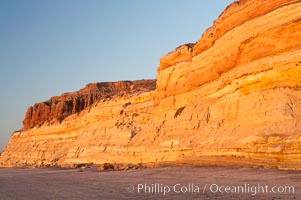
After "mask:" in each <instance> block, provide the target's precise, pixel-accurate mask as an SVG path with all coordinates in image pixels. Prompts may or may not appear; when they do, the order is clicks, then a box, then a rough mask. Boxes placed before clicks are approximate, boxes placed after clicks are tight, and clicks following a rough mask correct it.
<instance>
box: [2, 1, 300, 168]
mask: <svg viewBox="0 0 301 200" xmlns="http://www.w3.org/2000/svg"><path fill="white" fill-rule="evenodd" d="M300 13H301V2H300V1H297V0H244V1H242V0H241V1H237V2H234V3H232V4H231V5H230V6H228V7H227V8H226V9H225V11H224V12H223V13H222V14H221V15H220V16H219V18H218V19H217V20H216V21H215V22H214V24H213V26H212V27H210V28H209V29H208V30H207V31H206V32H205V33H204V34H203V35H202V37H201V39H200V40H199V41H198V42H196V43H195V44H187V45H182V46H180V47H178V48H176V50H175V51H173V52H171V53H169V54H167V55H166V56H164V57H162V59H161V60H160V65H159V67H158V74H157V83H156V84H157V85H156V89H155V90H154V91H151V89H152V88H153V87H154V86H153V85H152V86H150V87H148V89H146V90H137V91H135V92H133V93H131V95H124V96H122V95H120V91H123V90H124V89H120V90H116V92H115V93H113V94H112V95H111V94H110V95H109V98H108V99H107V100H100V99H103V97H104V94H103V93H101V92H100V93H97V92H96V93H95V92H94V90H93V89H87V90H85V89H84V90H85V91H86V92H83V93H82V94H81V95H80V94H78V93H72V95H66V97H64V95H62V96H61V97H59V98H58V99H59V100H57V102H59V103H58V104H60V106H59V107H57V106H56V104H55V102H56V99H57V98H54V99H53V100H52V99H50V100H49V101H47V102H46V103H42V104H38V105H37V106H34V107H33V108H29V111H28V112H27V114H26V118H25V120H24V128H23V130H22V131H18V132H15V133H14V134H13V136H12V138H11V140H10V143H9V144H8V146H7V148H6V149H5V151H4V152H3V154H2V155H1V157H0V165H1V166H7V167H10V166H42V165H61V166H72V165H74V164H78V163H95V164H101V163H134V164H137V163H145V164H148V165H157V164H164V163H174V164H185V163H189V164H223V165H224V164H249V165H263V166H276V167H278V168H282V169H301V123H300V121H301V79H300V77H301V56H300V55H301V15H300ZM97 88H98V87H97ZM126 88H127V87H126ZM100 96H101V98H100ZM74 99H75V100H74ZM95 101H96V102H97V103H95ZM44 104H45V105H44ZM40 107H41V108H40ZM52 110H54V111H53V112H52ZM61 119H64V120H63V121H61ZM45 122H47V123H45Z"/></svg>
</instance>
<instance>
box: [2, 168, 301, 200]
mask: <svg viewBox="0 0 301 200" xmlns="http://www.w3.org/2000/svg"><path fill="white" fill-rule="evenodd" d="M139 184H141V185H139ZM145 184H146V185H145ZM152 184H153V185H152ZM192 185H193V186H192ZM138 186H139V187H141V189H139V192H138V188H137V187H138ZM145 186H149V187H148V188H145ZM217 186H218V187H219V188H220V191H222V192H224V193H220V192H215V191H216V189H217ZM222 186H223V187H222ZM226 186H229V187H230V188H231V189H233V188H234V187H236V186H241V187H244V188H246V189H247V190H249V193H232V192H231V190H230V191H228V193H226V192H225V191H226V190H227V189H226ZM258 186H260V187H261V186H262V187H266V186H267V187H268V190H269V191H270V190H271V188H272V187H273V186H277V188H278V189H279V190H280V191H281V190H283V189H284V186H293V187H294V192H292V191H291V194H289V192H281V193H280V192H277V193H272V192H269V193H257V194H256V195H252V193H255V192H258V191H259V190H260V189H258ZM142 187H144V188H142ZM155 187H156V188H155ZM205 187H206V188H205ZM168 188H170V191H169V192H168ZM197 188H199V191H198V189H197ZM210 188H211V190H210ZM248 188H249V189H248ZM277 188H275V190H277ZM164 190H165V191H166V194H165V196H164ZM181 190H182V192H181ZM186 190H187V191H186ZM185 191H186V192H185ZM0 194H1V197H0V199H1V200H2V199H3V200H10V199H18V200H19V199H21V200H23V199H25V200H27V199H28V200H29V199H30V200H35V199H37V200H40V199H65V200H67V199H73V200H77V199H87V200H88V199H89V200H96V199H97V200H99V199H301V172H297V171H279V170H276V169H264V168H249V167H192V166H183V167H164V168H156V169H142V170H136V171H134V170H133V171H109V172H97V171H96V170H95V169H84V171H83V172H79V170H78V169H71V170H61V169H0Z"/></svg>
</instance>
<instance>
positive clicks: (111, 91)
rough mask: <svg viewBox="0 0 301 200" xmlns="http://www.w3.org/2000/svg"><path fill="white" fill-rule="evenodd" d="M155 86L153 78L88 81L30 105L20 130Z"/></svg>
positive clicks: (62, 117)
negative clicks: (72, 90)
mask: <svg viewBox="0 0 301 200" xmlns="http://www.w3.org/2000/svg"><path fill="white" fill-rule="evenodd" d="M155 87H156V83H155V81H154V80H141V81H134V82H131V81H120V82H106V83H90V84H88V85H87V86H86V87H85V88H83V89H81V90H79V91H77V92H71V93H64V94H62V95H61V96H55V97H52V98H51V99H49V100H47V101H45V102H42V103H37V104H35V105H34V106H30V107H29V108H28V109H27V112H26V115H25V119H24V121H23V129H22V130H28V129H30V128H33V127H35V126H41V125H42V124H43V123H45V122H57V121H59V122H61V121H62V120H63V119H64V118H66V117H68V116H69V115H72V114H75V113H79V112H81V111H82V110H84V109H86V108H88V107H90V106H91V105H92V104H93V103H96V102H99V101H109V100H111V99H112V97H114V96H115V97H116V96H119V97H122V96H124V95H128V94H135V93H139V92H145V91H150V90H154V89H155Z"/></svg>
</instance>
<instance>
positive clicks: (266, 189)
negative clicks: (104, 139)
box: [126, 183, 295, 196]
mask: <svg viewBox="0 0 301 200" xmlns="http://www.w3.org/2000/svg"><path fill="white" fill-rule="evenodd" d="M126 190H127V191H128V192H137V193H148V194H162V195H166V194H169V193H178V194H187V193H205V192H210V193H216V194H218V193H219V194H225V193H237V194H250V195H253V196H254V195H256V194H259V193H274V194H277V193H287V194H293V193H295V187H294V186H288V185H274V186H269V185H261V184H248V183H246V184H243V185H221V184H215V183H213V184H205V185H203V186H201V185H197V184H193V183H189V184H180V183H177V184H174V185H164V184H160V183H151V184H146V183H144V184H137V185H131V184H130V185H127V186H126Z"/></svg>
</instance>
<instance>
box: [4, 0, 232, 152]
mask: <svg viewBox="0 0 301 200" xmlns="http://www.w3.org/2000/svg"><path fill="white" fill-rule="evenodd" d="M232 1H233V0H218V1H212V0H148V1H147V0H106V1H105V0H103V1H102V0H87V1H84V0H81V1H80V0H49V1H40V0H26V1H23V0H18V1H16V0H1V1H0V88H1V93H0V94H1V103H0V111H1V112H0V120H1V121H0V123H1V124H0V151H1V150H2V149H3V148H4V146H5V145H6V144H7V142H8V140H9V137H10V135H11V133H12V132H13V131H14V130H18V129H20V128H21V127H22V120H23V118H24V115H25V112H26V109H27V107H28V106H30V105H33V104H34V103H36V102H41V101H44V100H47V99H49V98H50V97H51V96H54V95H60V94H61V93H63V92H68V91H75V90H78V89H80V88H82V87H84V86H85V85H86V84H87V83H90V82H102V81H119V80H136V79H150V78H155V76H156V69H157V66H158V64H159V59H160V57H161V56H163V55H164V54H166V53H168V52H170V51H172V50H173V49H174V48H176V47H177V46H179V45H181V44H184V43H189V42H196V41H197V40H198V39H199V38H200V36H201V35H202V33H203V31H204V30H205V29H206V28H208V27H209V26H211V25H212V22H213V20H214V19H216V18H217V17H218V15H219V14H220V13H221V12H222V11H223V9H224V8H225V7H226V6H227V5H228V4H230V3H231V2H232Z"/></svg>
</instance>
